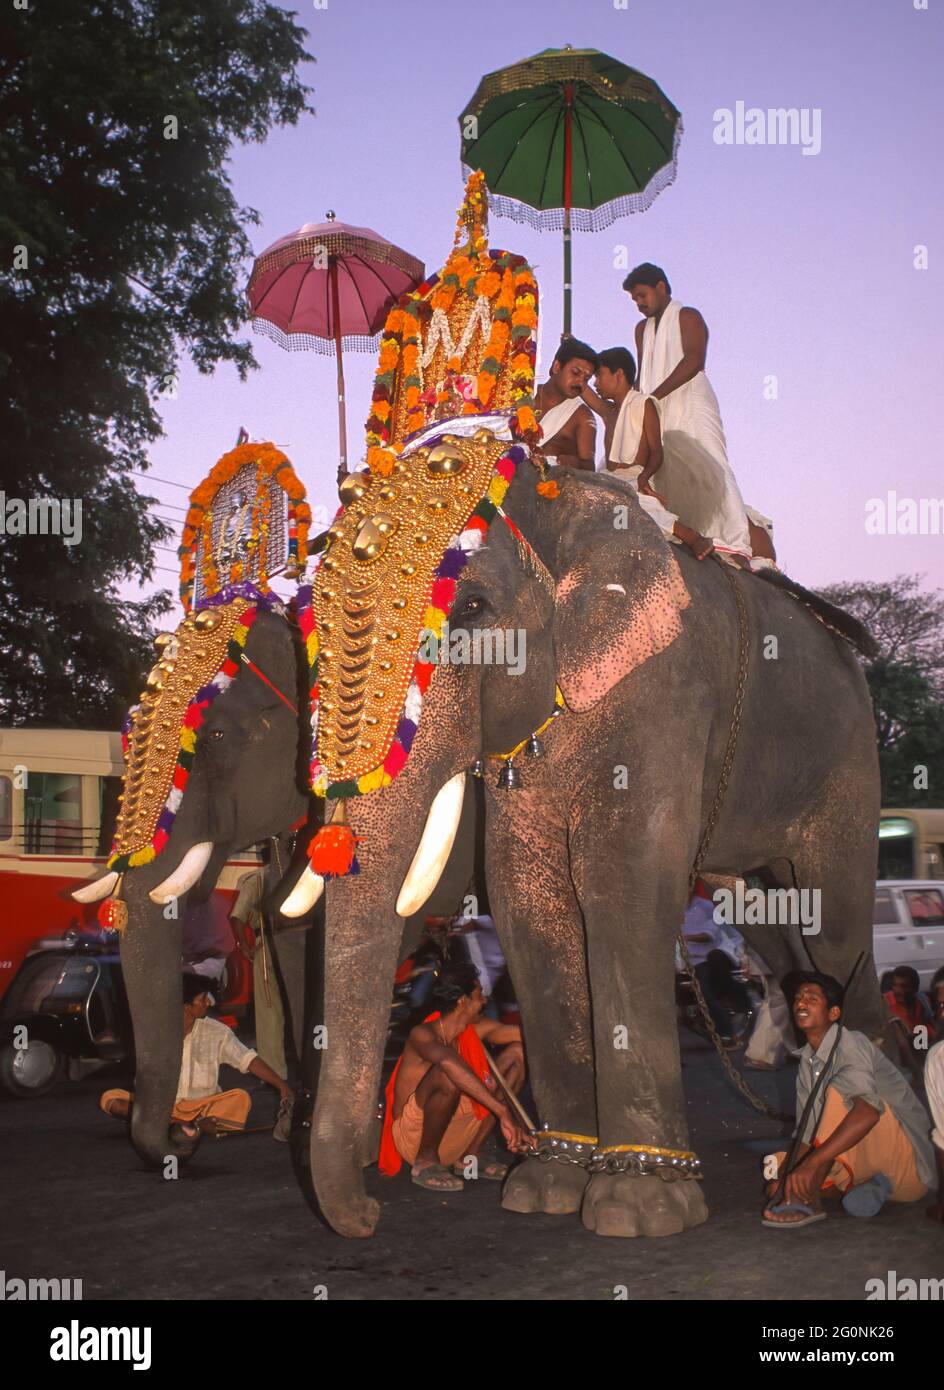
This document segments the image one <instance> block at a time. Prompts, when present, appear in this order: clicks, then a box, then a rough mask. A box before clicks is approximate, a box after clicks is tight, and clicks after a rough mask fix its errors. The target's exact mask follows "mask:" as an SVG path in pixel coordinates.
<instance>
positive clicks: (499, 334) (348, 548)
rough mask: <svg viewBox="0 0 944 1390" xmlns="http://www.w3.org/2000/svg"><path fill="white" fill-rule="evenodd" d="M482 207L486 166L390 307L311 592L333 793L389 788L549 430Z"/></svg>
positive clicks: (320, 784) (315, 859)
mask: <svg viewBox="0 0 944 1390" xmlns="http://www.w3.org/2000/svg"><path fill="white" fill-rule="evenodd" d="M486 211H487V203H486V190H485V184H484V178H483V176H482V174H481V173H475V174H472V176H471V177H470V178H469V181H468V183H467V185H466V190H465V197H464V200H463V203H462V207H461V209H460V211H459V216H458V220H457V226H456V235H455V241H454V245H453V249H452V252H451V254H450V255H449V258H448V260H447V261H446V263H445V265H444V266H443V267H442V269H441V270H440V271H439V273H438V274H437V275H434V276H431V277H430V278H429V279H428V280H426V281H425V282H424V283H423V284H422V285H420V286H419V288H418V289H417V290H416V291H414V292H413V293H412V294H410V295H407V296H404V297H403V298H401V299H400V300H399V301H398V303H397V304H396V305H395V307H394V308H393V309H392V310H391V312H390V314H389V315H388V318H387V322H386V325H385V328H384V331H383V336H382V340H381V347H380V363H379V370H378V373H377V377H376V380H375V384H374V392H373V398H372V406H371V415H370V418H369V420H368V422H367V444H368V448H367V469H366V470H365V471H363V472H358V473H353V474H351V475H350V476H349V477H348V478H347V479H346V480H345V482H344V483H343V484H342V487H341V501H342V504H343V505H342V510H341V511H340V512H339V513H338V515H337V517H336V518H335V521H334V524H333V526H332V527H331V530H330V532H329V536H330V540H329V544H328V547H327V550H326V553H325V556H324V559H323V561H322V563H321V565H320V567H319V569H318V571H317V573H316V575H315V577H314V581H313V585H312V589H311V592H310V594H305V591H304V590H303V591H302V592H301V593H300V595H299V600H300V602H299V622H300V625H301V627H302V631H303V633H304V635H305V640H306V643H307V647H308V655H309V661H310V663H311V672H312V691H311V695H312V698H311V709H312V732H313V756H312V767H311V782H312V787H313V788H314V790H315V791H316V792H317V793H318V794H320V795H322V796H325V795H327V796H329V797H331V798H335V799H339V800H340V799H342V798H344V797H348V796H355V795H359V794H364V793H367V792H370V791H373V790H375V789H377V788H381V787H385V786H387V785H388V784H389V783H390V782H391V781H392V780H393V778H394V777H396V775H397V773H398V772H399V770H400V768H401V767H402V766H403V764H404V763H405V762H406V759H407V757H408V756H409V752H410V748H411V746H412V742H413V739H414V737H415V734H416V729H417V724H418V721H419V717H420V711H421V707H422V703H423V695H424V693H425V690H426V687H427V685H428V683H429V680H430V679H431V677H432V674H433V670H434V667H435V661H434V659H432V660H431V659H430V656H429V648H428V639H429V636H430V634H432V635H433V636H435V637H438V636H439V635H440V634H441V632H442V630H443V627H444V625H445V623H446V621H447V619H448V616H449V612H450V610H451V608H452V603H453V598H454V594H455V590H456V582H457V580H458V578H459V576H460V574H461V571H462V569H463V568H464V566H465V564H466V563H467V561H468V560H469V558H470V557H471V555H472V554H474V552H475V551H476V549H477V548H478V547H479V546H480V545H481V544H482V542H483V540H484V538H485V535H486V533H487V531H488V528H489V526H490V524H491V522H492V519H493V518H494V517H495V515H496V514H497V513H498V511H499V509H500V507H501V502H502V499H503V497H504V495H505V492H506V491H507V489H508V486H509V484H510V482H511V480H512V478H513V477H514V475H515V471H516V469H517V468H518V466H519V465H520V464H522V463H524V462H525V460H526V459H527V457H528V450H527V447H526V446H527V445H528V444H530V443H532V442H536V441H537V439H538V438H539V431H538V426H537V421H536V420H535V417H534V409H533V406H534V400H533V394H532V393H533V390H534V356H535V348H536V341H537V314H538V305H537V285H536V284H535V281H534V276H533V273H532V270H531V267H530V266H529V265H528V263H527V262H526V261H525V260H524V258H523V257H521V256H517V255H514V254H512V253H511V252H507V251H490V250H489V248H488V240H487V234H486ZM336 827H339V822H338V821H337V820H336V822H335V825H334V826H326V827H325V829H324V831H321V832H319V835H318V836H317V837H316V840H315V841H314V842H313V846H312V867H313V868H314V870H315V871H316V872H318V873H345V872H349V871H350V868H351V860H352V856H353V843H352V838H351V837H350V836H349V835H348V836H347V837H346V838H345V837H344V836H342V835H341V834H340V830H339V831H338V834H337V835H333V832H334V831H335V828H336ZM345 829H346V827H345ZM335 840H337V841H338V844H337V845H336V844H335ZM342 841H343V843H342Z"/></svg>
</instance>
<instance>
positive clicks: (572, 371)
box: [535, 338, 597, 473]
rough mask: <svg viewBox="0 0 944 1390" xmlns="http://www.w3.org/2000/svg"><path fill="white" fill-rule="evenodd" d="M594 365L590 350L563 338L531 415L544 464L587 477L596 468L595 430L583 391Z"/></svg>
mask: <svg viewBox="0 0 944 1390" xmlns="http://www.w3.org/2000/svg"><path fill="white" fill-rule="evenodd" d="M596 365H597V355H596V353H595V352H594V351H593V348H592V347H588V346H587V344H586V343H581V342H580V341H579V339H577V338H565V339H564V341H563V342H562V343H561V345H560V347H559V348H558V349H557V355H556V356H555V358H554V361H553V362H552V363H551V374H550V376H549V377H548V379H547V381H545V382H544V383H543V385H541V386H539V387H538V389H537V395H536V396H535V413H536V415H537V418H538V423H539V424H540V426H541V451H542V453H543V454H544V457H545V458H546V459H547V461H548V463H559V464H566V465H567V466H568V467H569V468H582V469H584V470H585V471H587V472H590V473H592V472H593V471H594V469H595V468H596V461H595V460H596V449H597V427H596V422H595V421H594V418H593V415H592V413H591V411H590V410H589V409H588V408H587V406H586V405H585V404H584V402H583V388H584V387H585V386H586V384H587V382H588V381H589V380H590V378H591V377H592V376H593V373H594V372H595V370H596Z"/></svg>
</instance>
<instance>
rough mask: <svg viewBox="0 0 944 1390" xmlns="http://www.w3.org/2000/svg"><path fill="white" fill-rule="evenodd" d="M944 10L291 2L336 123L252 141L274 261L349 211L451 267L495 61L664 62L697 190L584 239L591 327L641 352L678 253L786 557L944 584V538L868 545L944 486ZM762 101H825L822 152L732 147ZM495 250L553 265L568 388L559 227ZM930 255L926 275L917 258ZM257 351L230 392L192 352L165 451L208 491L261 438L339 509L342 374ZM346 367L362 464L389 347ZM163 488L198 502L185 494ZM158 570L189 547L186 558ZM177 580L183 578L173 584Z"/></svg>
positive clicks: (230, 374)
mask: <svg viewBox="0 0 944 1390" xmlns="http://www.w3.org/2000/svg"><path fill="white" fill-rule="evenodd" d="M617 3H618V4H622V3H623V0H617ZM923 3H924V0H626V8H617V7H616V6H615V5H614V2H613V0H581V3H580V4H576V3H572V4H569V5H565V4H563V3H561V0H540V3H538V2H537V0H515V3H509V0H477V3H476V4H475V5H472V6H449V5H444V4H439V3H433V2H432V0H428V2H427V0H396V3H385V0H316V4H317V6H318V7H316V5H313V4H312V3H310V2H309V3H307V4H306V3H301V2H300V0H299V2H298V3H296V4H294V5H290V4H286V5H285V6H284V8H286V9H289V10H292V9H294V10H295V11H296V12H297V14H298V16H299V22H300V23H301V24H303V25H304V26H305V27H306V28H307V29H308V34H309V36H308V41H307V48H308V51H309V52H310V53H312V54H313V55H314V56H315V57H316V59H317V64H316V65H308V66H307V68H306V70H305V79H306V81H307V82H308V83H309V85H311V86H313V87H314V88H315V94H314V97H313V98H312V100H313V104H314V105H315V107H316V109H317V114H316V115H315V116H314V117H312V116H307V117H305V118H304V119H303V120H302V121H301V122H300V124H299V125H298V126H297V127H296V128H294V129H288V130H285V131H280V132H277V133H275V134H273V135H272V136H271V138H270V139H269V141H268V142H267V143H266V144H265V145H262V146H248V147H240V148H237V149H236V150H235V151H234V155H233V159H232V165H231V173H232V181H233V186H234V189H235V194H236V197H237V199H238V200H239V202H240V203H241V204H243V205H249V206H252V207H254V208H256V209H257V210H258V212H259V213H260V215H261V219H262V220H261V224H260V226H258V227H256V228H254V229H252V230H251V236H252V241H253V245H254V248H255V250H256V251H257V252H258V251H261V250H263V249H264V248H265V247H267V246H268V245H269V244H270V243H271V242H272V241H274V240H275V239H276V238H277V237H279V236H281V235H283V234H284V233H286V232H289V231H291V230H293V229H294V228H295V227H297V226H299V225H300V224H302V223H304V222H320V221H322V220H323V219H324V214H325V211H326V209H328V208H332V209H334V210H335V212H336V213H337V217H338V219H339V220H340V221H344V222H350V223H354V224H359V225H364V226H368V227H372V228H373V229H374V230H376V231H377V232H379V233H380V234H381V235H383V236H385V237H388V238H389V239H390V240H392V241H394V242H396V243H397V244H398V245H400V246H402V247H404V248H406V249H407V250H409V251H411V252H413V253H414V254H415V255H417V256H418V257H420V258H421V259H422V260H424V261H425V262H426V267H427V271H428V272H431V271H433V270H436V269H437V268H438V267H439V266H440V265H441V263H442V261H443V260H444V259H445V257H446V255H447V254H448V251H449V249H450V247H451V245H452V234H453V228H454V222H455V213H456V208H457V206H458V204H459V202H460V200H461V194H462V181H461V178H460V171H459V132H458V125H457V120H456V118H457V116H458V115H459V113H460V111H461V110H462V108H463V107H464V106H465V104H466V103H467V102H468V100H469V98H470V97H471V96H472V93H473V91H474V90H475V87H476V85H477V83H478V80H479V78H480V76H481V75H482V74H484V73H486V72H490V71H492V70H494V69H496V68H499V67H503V66H505V65H507V64H510V63H512V62H515V61H518V60H520V59H522V58H525V57H528V56H530V55H532V54H534V53H537V52H538V51H539V50H541V49H543V48H548V47H562V46H563V45H564V44H566V43H571V44H572V45H573V46H574V47H593V48H598V49H601V50H603V51H605V52H607V53H609V54H611V55H613V56H614V57H616V58H619V59H621V60H622V61H624V62H626V63H628V64H629V65H630V66H632V67H636V68H638V69H640V70H641V71H642V72H644V73H646V74H647V75H648V76H650V77H652V78H653V79H654V80H655V81H656V82H657V83H658V84H659V85H660V86H661V87H662V89H663V90H664V91H665V93H666V95H667V96H668V97H669V98H670V99H671V100H672V101H673V102H674V103H675V105H676V106H677V107H678V108H679V109H680V110H681V112H682V116H683V121H684V126H685V133H684V136H683V138H682V143H681V148H680V151H679V166H678V176H677V178H676V181H675V183H674V184H672V185H671V186H670V187H669V188H667V189H665V190H664V191H663V192H662V193H661V194H660V196H659V197H658V198H657V199H656V201H655V202H654V204H653V205H652V206H651V207H650V209H649V210H648V211H647V212H646V213H644V214H638V215H635V216H629V217H625V218H622V219H621V220H619V221H617V222H615V223H613V224H612V225H611V226H610V227H609V228H607V229H606V230H605V231H603V232H598V233H596V234H580V233H575V236H574V282H575V298H574V332H575V333H576V334H577V335H578V336H579V337H583V338H586V339H587V340H588V341H589V342H590V343H591V344H592V345H593V346H594V347H597V348H603V347H610V346H613V345H615V344H620V343H622V344H627V345H632V337H633V327H634V325H635V323H636V321H637V313H636V310H635V308H634V306H633V304H632V303H631V301H630V300H629V298H628V296H627V295H625V294H624V293H623V292H622V290H621V282H622V279H623V277H624V275H625V268H624V266H625V262H626V260H628V264H629V265H634V264H636V263H637V262H638V261H642V260H652V261H656V262H657V263H659V264H661V265H663V266H664V267H665V269H666V271H667V272H668V274H669V276H670V279H671V282H672V288H673V293H674V294H675V295H676V297H678V298H679V299H681V300H682V302H683V303H687V304H691V305H694V306H696V307H697V308H699V309H700V310H701V311H702V313H703V314H704V316H705V318H706V320H707V322H708V326H709V329H710V333H711V341H710V346H709V354H708V375H709V377H710V379H711V381H712V383H713V385H714V388H715V390H716V392H717V395H718V398H719V401H720V403H721V411H722V415H723V419H724V424H725V429H726V431H727V437H728V449H729V457H730V460H731V463H732V466H733V468H734V472H735V475H736V477H737V478H738V481H739V483H740V486H741V491H742V493H743V495H744V497H745V500H746V501H747V502H749V503H751V504H753V505H754V506H755V507H757V508H758V509H759V510H761V511H764V512H766V513H767V514H768V515H770V516H772V517H773V518H774V524H775V537H776V541H777V547H778V551H779V558H780V562H781V564H782V566H783V568H784V569H785V570H786V571H787V572H788V573H790V574H791V575H793V576H794V577H795V578H796V579H798V580H799V581H800V582H802V583H804V584H807V585H811V586H813V587H816V586H818V585H824V584H827V583H830V582H833V581H836V580H840V579H871V580H878V579H882V578H885V577H890V576H892V575H894V574H896V573H899V572H908V573H923V574H924V575H925V576H926V584H927V585H929V586H931V585H944V535H940V534H939V535H936V536H935V535H925V536H921V535H913V536H912V535H869V534H867V532H866V515H867V503H868V501H869V500H870V499H872V498H876V497H879V498H882V499H885V498H886V496H887V493H888V492H889V490H893V491H895V492H896V493H897V494H898V496H899V497H900V498H913V499H915V501H920V499H922V498H924V499H928V498H934V497H939V498H944V469H942V466H941V464H942V444H941V421H940V412H941V400H942V391H941V386H940V376H941V358H942V353H941V327H942V322H944V314H942V308H944V305H942V294H941V264H942V257H944V245H942V240H941V236H940V233H941V226H942V205H944V178H942V159H941V141H942V131H944V82H942V70H944V67H942V53H944V28H942V26H944V3H941V0H928V3H929V8H928V9H927V10H925V9H923V8H916V5H919V6H920V5H922V4H923ZM321 6H323V8H322V7H321ZM739 101H741V102H743V103H744V104H745V105H746V106H747V107H752V106H753V107H759V108H763V109H764V110H766V108H768V107H797V108H810V109H817V110H819V112H820V113H821V117H820V119H821V142H822V148H821V150H820V152H819V153H818V154H815V155H805V154H804V153H803V151H802V149H801V147H800V146H799V145H796V146H789V145H788V146H782V147H781V146H766V145H754V146H749V145H720V144H717V143H716V142H715V139H714V131H715V118H714V113H715V112H716V110H718V109H719V108H728V109H730V110H731V111H734V110H735V108H736V104H737V103H738V102H739ZM490 239H491V244H492V246H493V247H502V248H507V249H510V250H513V251H517V252H521V253H522V254H524V255H526V256H527V257H529V258H530V259H531V261H532V262H533V263H534V264H535V266H536V268H537V276H538V282H539V286H540V291H541V317H542V338H543V345H542V357H543V366H544V369H545V373H544V374H545V375H546V368H547V366H548V365H549V361H550V358H551V356H552V355H553V353H552V345H553V343H554V342H555V341H556V340H557V338H558V336H559V332H560V315H561V288H560V285H561V240H560V234H559V233H553V232H547V233H543V234H539V233H537V232H534V231H531V230H530V229H529V228H527V227H524V226H522V225H520V224H518V223H515V222H512V221H509V220H507V219H505V218H498V217H493V218H492V223H491V238H490ZM916 247H917V248H921V247H926V248H927V265H928V268H927V269H917V268H915V259H916V254H917V256H918V258H919V259H920V258H921V252H920V251H918V252H917V253H916V250H915V248H916ZM623 248H625V250H623ZM249 268H250V267H249V265H248V264H247V265H246V267H245V268H244V274H243V276H242V280H243V283H245V280H246V279H248V272H249ZM247 331H248V329H247ZM252 340H253V344H254V351H255V354H256V357H257V360H258V361H259V364H260V369H259V370H258V371H256V372H253V373H252V374H251V376H250V378H249V380H248V381H247V382H246V383H245V384H240V382H239V380H238V378H237V375H236V373H235V371H234V370H233V369H232V368H231V367H228V366H227V367H223V368H221V369H220V370H219V371H217V372H216V374H215V375H213V376H210V377H203V376H200V375H199V373H197V372H196V370H195V369H193V368H192V367H190V366H189V364H182V366H181V372H180V382H179V388H178V396H177V399H175V400H170V399H166V400H163V401H161V402H160V410H161V416H162V420H163V424H164V429H165V431H166V438H164V439H163V440H161V441H159V442H158V443H157V444H156V445H155V447H154V448H153V450H152V453H151V458H152V463H153V470H154V472H155V473H156V474H157V475H158V476H159V477H161V478H167V479H172V480H175V481H176V482H177V483H180V484H185V485H186V486H187V488H188V490H189V489H190V488H192V487H194V486H195V485H196V484H197V482H199V481H200V479H201V478H202V477H203V476H204V475H205V474H206V473H207V472H208V470H209V469H210V467H211V466H212V465H213V463H214V462H215V461H216V459H217V458H219V456H220V455H221V454H223V453H225V452H226V451H227V450H228V449H229V448H231V447H232V445H233V444H234V443H235V441H236V434H237V430H238V429H239V427H240V425H245V426H246V428H247V429H248V430H249V433H250V435H251V437H253V438H256V439H270V438H271V439H272V440H274V441H275V443H277V444H278V445H280V446H281V447H283V448H284V449H285V450H286V452H288V454H289V455H290V457H291V458H292V460H293V462H294V464H295V466H296V469H297V470H298V472H299V474H300V476H301V477H302V479H303V480H304V482H305V483H306V485H307V486H308V489H309V495H310V500H311V502H312V504H313V505H314V506H318V505H321V506H322V507H324V508H325V509H326V511H327V514H328V515H331V514H333V511H334V509H335V506H336V500H335V499H336V491H335V486H334V478H335V471H336V467H337V408H336V401H335V368H334V362H333V360H332V359H331V358H330V357H324V356H321V355H317V354H315V353H310V352H292V353H289V352H284V351H283V350H282V349H281V348H279V347H278V346H277V345H276V344H274V343H272V342H271V341H269V340H268V339H266V338H264V337H261V336H257V335H255V334H252ZM345 365H346V377H347V387H348V438H349V446H350V455H351V458H352V460H354V462H355V463H356V461H357V460H358V459H360V458H361V457H362V445H363V438H364V430H363V426H364V420H365V418H366V415H367V406H368V401H369V395H370V383H371V378H372V375H373V371H374V365H375V359H374V355H373V354H371V355H365V354H357V355H355V354H350V355H348V356H347V357H346V360H345ZM771 377H775V378H776V390H777V392H778V397H777V399H773V400H771V399H765V379H768V378H771ZM769 391H770V387H769V386H768V392H769ZM138 482H139V486H140V487H141V488H142V490H144V491H146V492H149V493H153V494H156V495H158V496H159V497H160V498H161V499H162V500H163V501H164V502H165V503H170V504H172V505H173V506H174V507H176V508H178V509H181V508H183V507H184V506H185V504H186V493H185V492H184V491H182V490H181V489H180V488H179V487H173V486H168V485H165V484H161V483H156V482H152V481H144V480H141V479H139V480H138ZM163 510H164V514H165V515H172V516H174V517H176V518H178V520H180V519H181V512H180V510H177V511H174V512H168V511H166V509H163ZM173 544H176V541H174V542H173ZM159 564H160V565H161V566H162V567H163V566H168V567H173V566H175V565H176V559H175V557H173V556H171V555H170V554H168V553H167V552H166V551H162V552H160V554H159ZM155 578H156V580H157V581H158V584H159V586H160V587H164V586H167V587H170V588H172V589H176V585H175V582H174V580H173V578H172V576H171V575H170V574H169V573H165V572H160V573H158V574H157V575H156V576H155Z"/></svg>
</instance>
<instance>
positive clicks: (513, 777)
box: [498, 758, 521, 792]
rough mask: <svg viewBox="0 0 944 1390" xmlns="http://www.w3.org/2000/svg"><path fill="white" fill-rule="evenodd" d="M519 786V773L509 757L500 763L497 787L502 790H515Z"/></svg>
mask: <svg viewBox="0 0 944 1390" xmlns="http://www.w3.org/2000/svg"><path fill="white" fill-rule="evenodd" d="M520 786H521V773H520V772H519V771H518V769H517V768H516V767H515V765H514V763H513V762H512V760H511V758H509V759H508V761H507V762H506V763H504V764H503V765H502V770H501V772H499V774H498V789H499V791H503V792H515V791H517V790H518V788H519V787H520Z"/></svg>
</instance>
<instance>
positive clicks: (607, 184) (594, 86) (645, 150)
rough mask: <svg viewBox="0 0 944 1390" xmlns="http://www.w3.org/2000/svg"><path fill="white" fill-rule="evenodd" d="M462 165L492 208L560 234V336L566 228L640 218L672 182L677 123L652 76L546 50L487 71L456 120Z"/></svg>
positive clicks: (585, 52) (596, 56)
mask: <svg viewBox="0 0 944 1390" xmlns="http://www.w3.org/2000/svg"><path fill="white" fill-rule="evenodd" d="M459 128H460V131H461V133H462V162H463V165H464V166H465V169H466V172H467V173H468V172H469V171H470V170H472V169H481V170H482V172H483V173H484V175H485V182H486V184H487V185H488V189H489V195H490V196H489V204H490V206H491V208H492V209H493V210H494V211H495V212H496V213H498V214H499V216H502V217H513V218H515V220H516V221H519V222H527V223H529V224H530V225H531V226H532V227H536V228H537V229H538V230H539V231H544V230H546V229H548V228H558V227H561V228H563V232H564V332H565V333H569V332H570V324H571V244H570V236H571V229H572V228H573V227H576V228H577V230H578V231H585V232H596V231H600V230H601V229H602V228H603V227H608V226H609V225H610V223H611V222H613V221H615V219H616V218H617V217H622V216H624V215H625V214H626V213H629V212H644V211H645V209H646V208H647V207H648V206H649V204H650V203H651V202H652V200H653V198H655V197H656V196H657V194H659V193H661V191H662V189H663V188H665V187H666V185H667V184H669V183H671V182H672V180H673V179H674V178H675V166H676V154H677V151H678V145H679V140H680V139H681V136H682V117H681V114H680V113H679V112H678V111H677V110H676V109H675V107H674V106H673V105H672V103H671V102H670V101H669V99H668V97H667V96H666V95H665V93H664V92H663V91H662V90H661V89H660V88H659V87H657V86H656V84H655V82H653V81H652V79H651V78H650V77H646V76H645V74H644V73H641V72H637V71H636V70H635V68H629V67H627V66H626V64H625V63H620V62H617V60H616V59H615V58H610V57H609V56H608V55H607V54H605V53H601V52H599V50H598V49H596V48H570V47H567V48H546V49H545V50H544V51H543V52H542V53H537V54H535V56H534V57H533V58H526V59H525V60H524V62H521V63H514V64H512V66H511V67H508V68H500V69H499V70H498V72H490V73H488V74H487V76H485V77H483V78H482V80H481V82H480V83H479V85H478V88H477V90H476V93H475V96H474V97H473V98H472V100H471V101H470V102H469V104H468V106H467V107H466V108H465V110H464V111H463V113H462V115H461V116H460V117H459Z"/></svg>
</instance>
